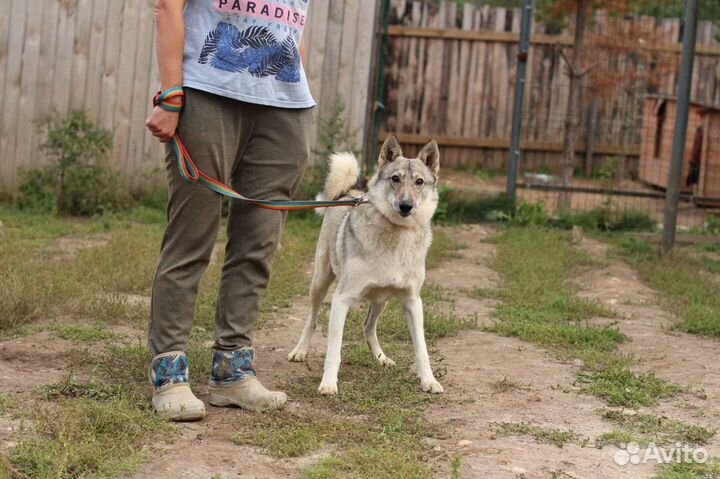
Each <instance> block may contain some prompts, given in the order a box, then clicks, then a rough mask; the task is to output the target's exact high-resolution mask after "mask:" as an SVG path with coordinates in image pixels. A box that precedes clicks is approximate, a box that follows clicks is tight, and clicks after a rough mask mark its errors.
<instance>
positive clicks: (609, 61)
mask: <svg viewBox="0 0 720 479" xmlns="http://www.w3.org/2000/svg"><path fill="white" fill-rule="evenodd" d="M519 30H520V11H519V10H518V9H505V8H491V7H488V6H484V7H476V6H474V5H471V4H465V5H464V7H463V8H458V7H457V6H456V3H455V2H441V3H440V4H431V3H428V2H419V1H413V2H406V1H393V2H392V13H391V25H390V27H389V29H388V35H389V45H388V54H389V55H388V58H387V61H386V65H387V67H386V68H387V78H386V81H387V88H386V92H385V102H384V104H385V106H386V114H385V118H384V130H385V131H387V132H397V133H400V135H399V136H400V138H401V141H403V142H405V143H406V144H409V145H414V144H419V143H422V142H424V141H425V140H426V139H427V138H428V137H435V138H437V139H438V140H439V142H440V144H441V145H444V146H445V148H444V149H443V155H444V158H443V159H444V161H443V162H444V164H446V165H453V164H454V165H467V166H481V165H483V166H487V167H490V168H497V169H499V168H503V167H504V164H505V160H506V158H507V148H508V147H509V137H510V127H511V120H512V107H513V92H514V87H515V71H516V56H517V52H518V50H517V43H518V37H519ZM571 30H572V25H571V26H570V27H569V28H567V29H564V30H559V31H557V30H556V31H553V28H552V27H550V26H548V25H545V24H543V23H541V22H538V21H535V22H534V24H533V30H532V31H533V37H532V44H531V49H530V53H529V58H528V69H527V87H526V90H525V104H524V118H523V149H524V150H525V154H524V155H523V164H522V165H521V166H522V167H523V168H524V169H525V170H533V169H539V168H541V169H545V168H549V169H550V170H554V171H557V170H558V168H559V160H560V152H561V151H562V135H563V128H564V123H565V119H566V110H567V103H568V84H569V78H568V76H567V75H566V74H565V73H564V69H565V62H564V61H563V57H562V53H561V51H564V52H565V54H566V56H567V57H568V58H569V57H571V52H572V43H573V41H572V36H571V35H570V31H571ZM717 34H718V28H717V27H715V26H713V25H712V24H710V23H709V22H700V25H699V28H698V47H697V53H698V56H697V58H696V61H695V74H694V78H693V97H694V98H695V99H697V100H701V101H704V102H706V103H715V104H718V103H720V43H718V41H717ZM585 38H586V45H587V48H588V53H587V57H588V60H587V62H586V65H587V66H589V67H590V73H589V74H588V75H587V77H586V78H585V79H584V80H583V81H584V82H585V84H584V88H583V90H584V99H585V100H584V101H583V105H584V110H585V111H584V113H583V115H582V117H581V118H582V123H581V131H580V138H581V139H582V141H581V142H580V145H579V148H578V153H583V152H584V151H585V149H586V141H585V140H586V139H587V142H589V143H591V148H592V151H593V153H594V154H595V155H624V156H631V157H632V156H636V155H637V154H638V151H639V144H640V139H641V135H642V131H641V125H642V108H643V102H642V98H643V97H644V95H645V94H646V93H648V92H651V93H658V92H659V93H666V94H673V93H674V92H675V90H676V88H677V76H678V75H677V72H678V65H679V55H680V39H681V38H680V21H679V20H677V19H670V20H660V21H656V20H655V19H654V18H651V17H634V18H615V17H611V16H608V15H607V14H606V13H605V12H597V13H596V16H595V18H594V19H593V20H592V21H591V22H590V26H589V28H588V32H587V33H586V37H585ZM593 100H594V103H595V105H594V106H593ZM411 149H412V147H411ZM590 156H591V157H592V155H590ZM590 160H592V158H590ZM631 163H632V162H631ZM589 166H590V168H589V169H592V164H590V165H589ZM629 169H630V170H633V169H636V159H635V161H634V164H630V165H629Z"/></svg>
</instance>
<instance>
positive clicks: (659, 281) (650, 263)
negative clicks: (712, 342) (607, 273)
mask: <svg viewBox="0 0 720 479" xmlns="http://www.w3.org/2000/svg"><path fill="white" fill-rule="evenodd" d="M614 240H615V243H616V244H617V246H618V251H619V252H620V255H621V256H622V257H623V258H624V259H626V260H627V261H628V262H630V263H631V264H632V265H633V266H634V267H635V268H636V269H637V270H638V272H639V273H640V277H641V279H642V280H643V282H645V283H646V284H647V285H648V286H649V287H651V288H652V289H654V290H655V291H657V293H658V294H657V298H658V301H659V302H660V304H661V306H663V307H664V308H665V309H667V310H668V311H670V312H671V313H673V314H674V315H675V317H677V319H678V321H677V322H676V323H675V325H674V328H675V329H677V330H679V331H684V332H687V333H693V334H700V335H704V336H710V337H715V338H717V337H720V282H718V281H716V280H715V279H714V278H712V277H711V275H708V274H707V273H704V272H703V267H702V264H701V263H699V262H698V261H697V259H695V258H694V257H693V256H692V255H689V254H687V253H685V252H683V251H676V252H675V253H674V254H673V255H672V256H671V257H666V258H661V257H659V256H658V255H657V253H656V252H655V251H656V250H655V248H654V247H653V246H651V245H650V244H648V243H647V242H644V241H642V240H639V239H636V238H620V239H618V238H614Z"/></svg>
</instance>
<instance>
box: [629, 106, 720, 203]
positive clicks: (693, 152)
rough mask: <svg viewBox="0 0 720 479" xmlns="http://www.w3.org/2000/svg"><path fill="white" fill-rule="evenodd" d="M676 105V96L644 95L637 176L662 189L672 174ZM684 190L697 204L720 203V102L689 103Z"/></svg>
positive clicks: (683, 175) (682, 187)
mask: <svg viewBox="0 0 720 479" xmlns="http://www.w3.org/2000/svg"><path fill="white" fill-rule="evenodd" d="M676 109H677V99H676V98H674V97H668V96H659V95H648V96H647V97H646V98H645V108H644V112H643V130H642V142H641V144H640V167H639V173H638V176H639V178H640V180H641V181H644V182H645V183H648V184H650V185H652V186H655V187H658V188H662V189H665V188H667V185H668V176H669V175H670V155H671V150H672V143H673V132H674V130H675V111H676ZM681 191H682V192H684V193H689V194H692V195H693V197H694V198H695V202H696V203H698V204H709V205H718V204H720V106H712V105H705V104H702V103H697V102H692V103H691V104H690V112H689V116H688V129H687V138H686V140H685V158H684V161H683V170H682V182H681Z"/></svg>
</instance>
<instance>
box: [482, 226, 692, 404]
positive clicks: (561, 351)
mask: <svg viewBox="0 0 720 479" xmlns="http://www.w3.org/2000/svg"><path fill="white" fill-rule="evenodd" d="M496 244H497V256H496V258H495V260H494V261H493V264H492V265H491V266H492V267H493V268H494V269H495V270H496V271H498V272H499V273H500V274H501V283H500V284H499V285H498V287H497V289H495V290H492V291H487V290H482V291H475V292H474V295H475V296H485V297H487V296H494V297H495V298H497V299H499V300H500V301H501V303H500V304H499V305H498V306H497V309H496V312H495V319H496V321H495V324H494V325H493V326H491V327H489V328H488V330H489V331H491V332H494V333H497V334H502V335H504V336H513V337H518V338H520V339H522V340H524V341H528V342H532V343H535V344H537V345H539V346H541V347H543V348H545V349H547V350H548V351H549V352H550V353H551V354H553V355H554V356H556V357H558V358H559V359H561V360H580V362H581V364H582V370H581V371H580V372H579V374H578V381H579V382H580V383H581V384H582V385H583V387H582V390H583V391H585V392H588V393H592V394H595V395H597V396H599V397H602V398H604V399H605V400H606V401H607V402H608V404H610V405H614V406H625V407H634V408H636V407H639V406H647V405H651V404H655V403H657V401H659V400H661V399H664V398H668V397H672V396H674V395H676V394H679V393H680V392H683V391H685V389H684V388H681V387H680V386H677V385H674V384H670V383H667V382H666V381H663V380H662V379H660V378H658V377H656V376H655V375H653V374H635V373H634V372H633V371H632V370H631V369H630V366H631V365H632V358H631V357H628V356H622V355H620V354H619V353H618V352H617V346H618V345H619V344H621V343H623V342H624V341H626V340H628V338H627V337H625V335H623V334H622V333H621V332H620V331H619V330H618V329H617V328H616V327H614V326H595V325H593V324H592V322H591V321H590V320H591V319H593V318H596V317H603V318H614V317H616V313H615V312H614V311H612V310H610V309H608V308H607V307H605V306H603V305H601V304H599V303H597V302H595V301H591V300H587V299H583V298H579V297H578V296H577V292H578V286H577V285H576V284H575V283H574V282H573V278H575V277H576V276H577V275H578V274H579V273H580V272H582V271H583V270H584V269H585V268H587V267H590V266H597V265H598V263H597V262H596V260H593V259H591V258H590V257H588V256H587V255H586V254H585V253H583V252H582V251H580V250H578V249H576V248H574V247H573V245H572V244H571V240H570V235H569V233H567V232H563V231H558V230H551V229H546V228H537V227H528V228H509V229H507V230H506V231H505V232H504V233H502V234H500V235H499V236H498V237H497V239H496ZM643 254H644V253H643Z"/></svg>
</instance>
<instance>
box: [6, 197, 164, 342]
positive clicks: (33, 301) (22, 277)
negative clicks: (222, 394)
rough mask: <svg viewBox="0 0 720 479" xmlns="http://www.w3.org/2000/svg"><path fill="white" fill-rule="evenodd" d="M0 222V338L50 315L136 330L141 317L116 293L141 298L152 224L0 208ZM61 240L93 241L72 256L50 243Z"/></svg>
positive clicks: (150, 260)
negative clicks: (0, 235) (0, 268)
mask: <svg viewBox="0 0 720 479" xmlns="http://www.w3.org/2000/svg"><path fill="white" fill-rule="evenodd" d="M0 218H4V219H3V221H4V222H5V221H6V226H5V228H4V233H3V241H2V242H0V263H1V264H3V269H4V271H3V275H2V276H0V332H7V331H8V330H12V329H15V328H18V327H20V326H22V325H24V324H28V323H31V322H36V321H38V320H48V319H52V318H54V317H58V316H66V317H70V318H78V319H79V318H87V317H90V318H92V320H93V321H101V322H108V323H111V324H112V323H118V322H122V323H132V324H138V322H139V321H140V320H141V316H146V315H147V313H146V312H144V308H142V309H143V312H142V313H141V311H140V309H141V308H138V307H137V305H132V304H128V303H127V301H126V300H125V298H124V297H123V296H122V295H120V294H119V293H141V294H148V293H149V290H150V285H151V283H152V277H153V273H154V268H155V264H156V263H157V252H158V250H159V244H160V239H161V236H162V228H161V227H160V225H145V226H138V225H133V224H130V223H126V222H124V221H120V220H110V219H107V218H101V219H96V220H76V219H72V220H71V219H60V218H56V217H45V216H42V217H38V216H32V215H25V216H20V215H18V214H17V213H16V212H14V211H12V210H6V209H2V208H0ZM105 222H107V224H105ZM108 231H112V238H111V239H110V240H109V241H107V239H106V236H105V234H106V233H107V232H108ZM98 232H103V236H96V234H97V233H98ZM66 235H72V236H73V238H78V240H77V241H78V242H82V241H83V240H85V239H90V240H94V241H93V242H92V243H90V244H89V245H88V247H87V248H80V249H79V250H78V251H77V252H76V253H75V254H74V255H69V254H63V253H62V252H61V251H59V249H58V246H57V240H58V237H60V236H66ZM142 320H143V322H144V318H142Z"/></svg>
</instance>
